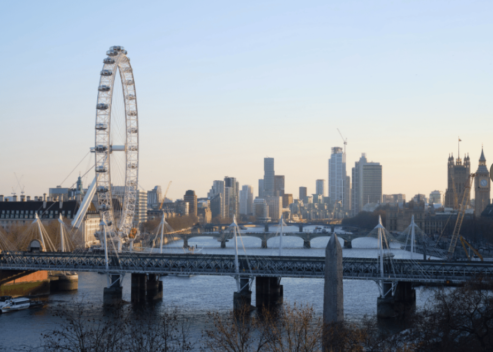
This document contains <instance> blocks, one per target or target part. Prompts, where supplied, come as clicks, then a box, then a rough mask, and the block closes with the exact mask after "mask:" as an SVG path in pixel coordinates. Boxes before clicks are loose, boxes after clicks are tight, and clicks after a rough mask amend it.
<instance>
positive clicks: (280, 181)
mask: <svg viewBox="0 0 493 352" xmlns="http://www.w3.org/2000/svg"><path fill="white" fill-rule="evenodd" d="M283 195H284V176H281V175H275V176H274V196H276V197H282V196H283Z"/></svg>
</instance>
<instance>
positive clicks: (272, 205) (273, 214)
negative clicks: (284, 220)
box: [267, 196, 282, 221]
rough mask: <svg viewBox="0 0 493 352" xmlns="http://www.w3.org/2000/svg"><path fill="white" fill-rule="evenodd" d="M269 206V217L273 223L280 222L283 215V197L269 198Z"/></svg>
mask: <svg viewBox="0 0 493 352" xmlns="http://www.w3.org/2000/svg"><path fill="white" fill-rule="evenodd" d="M267 204H268V205H269V217H270V218H271V219H272V221H278V220H279V219H280V218H281V215H282V197H278V196H272V197H269V198H268V199H267Z"/></svg>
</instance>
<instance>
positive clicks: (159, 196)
mask: <svg viewBox="0 0 493 352" xmlns="http://www.w3.org/2000/svg"><path fill="white" fill-rule="evenodd" d="M162 201H163V191H162V189H161V186H156V187H154V188H153V189H152V191H148V192H147V207H148V208H157V207H159V205H161V202H162Z"/></svg>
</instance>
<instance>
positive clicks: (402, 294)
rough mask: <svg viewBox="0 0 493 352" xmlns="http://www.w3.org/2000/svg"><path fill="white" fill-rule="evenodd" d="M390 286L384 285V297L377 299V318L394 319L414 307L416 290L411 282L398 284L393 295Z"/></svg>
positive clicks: (388, 284)
mask: <svg viewBox="0 0 493 352" xmlns="http://www.w3.org/2000/svg"><path fill="white" fill-rule="evenodd" d="M391 288H392V284H391V283H390V282H389V283H384V284H383V289H384V297H378V298H377V317H379V318H396V317H399V316H402V315H404V314H405V313H406V311H408V310H409V309H411V308H413V307H414V306H415V305H416V290H415V289H414V288H413V286H412V283H411V282H398V283H397V287H396V289H395V293H394V295H392V290H391Z"/></svg>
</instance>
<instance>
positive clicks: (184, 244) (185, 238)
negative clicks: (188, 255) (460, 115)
mask: <svg viewBox="0 0 493 352" xmlns="http://www.w3.org/2000/svg"><path fill="white" fill-rule="evenodd" d="M183 248H188V237H183Z"/></svg>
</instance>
